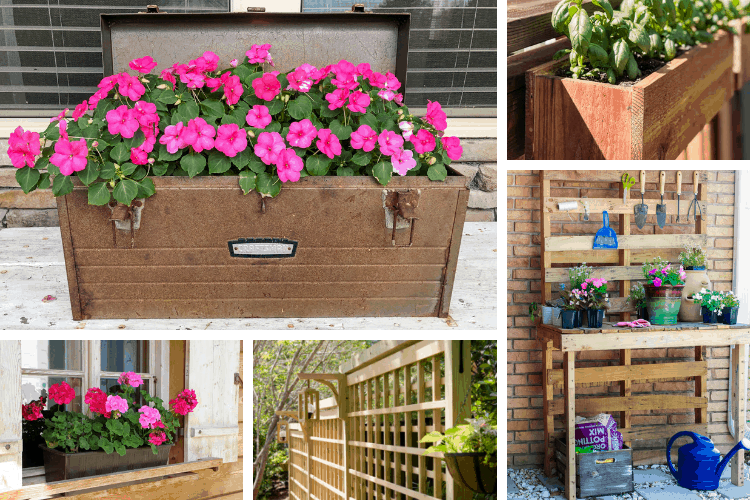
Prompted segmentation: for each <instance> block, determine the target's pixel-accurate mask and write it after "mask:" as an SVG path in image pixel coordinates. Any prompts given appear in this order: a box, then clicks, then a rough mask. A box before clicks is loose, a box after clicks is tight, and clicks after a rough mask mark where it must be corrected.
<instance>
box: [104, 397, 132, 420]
mask: <svg viewBox="0 0 750 500" xmlns="http://www.w3.org/2000/svg"><path fill="white" fill-rule="evenodd" d="M104 409H105V410H107V411H110V412H112V416H113V417H114V418H117V417H119V416H120V415H119V414H118V413H117V412H120V414H122V413H125V412H126V411H128V401H127V400H126V399H125V398H121V397H120V396H115V395H113V394H110V395H109V396H107V402H106V403H105V404H104Z"/></svg>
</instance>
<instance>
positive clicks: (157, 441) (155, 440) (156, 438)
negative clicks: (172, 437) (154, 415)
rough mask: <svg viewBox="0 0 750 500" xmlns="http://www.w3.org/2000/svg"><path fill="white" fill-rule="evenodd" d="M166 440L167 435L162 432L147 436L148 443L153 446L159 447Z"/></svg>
mask: <svg viewBox="0 0 750 500" xmlns="http://www.w3.org/2000/svg"><path fill="white" fill-rule="evenodd" d="M166 440H167V435H166V433H165V432H164V431H157V432H152V433H151V434H149V436H148V442H149V443H151V444H153V445H154V446H159V445H161V444H162V443H164V442H165V441H166Z"/></svg>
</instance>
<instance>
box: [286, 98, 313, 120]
mask: <svg viewBox="0 0 750 500" xmlns="http://www.w3.org/2000/svg"><path fill="white" fill-rule="evenodd" d="M312 110H313V106H312V101H310V99H308V98H307V97H305V96H304V95H302V96H299V97H298V98H296V99H293V100H291V101H289V114H290V115H291V117H292V118H294V119H295V120H303V119H305V118H309V117H310V114H311V113H312Z"/></svg>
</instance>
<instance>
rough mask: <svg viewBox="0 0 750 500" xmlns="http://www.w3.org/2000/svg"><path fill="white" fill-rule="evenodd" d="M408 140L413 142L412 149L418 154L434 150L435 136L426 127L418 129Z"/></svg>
mask: <svg viewBox="0 0 750 500" xmlns="http://www.w3.org/2000/svg"><path fill="white" fill-rule="evenodd" d="M409 140H410V141H411V143H412V144H414V150H415V151H416V152H417V153H419V154H423V153H429V152H430V151H434V150H435V136H434V135H432V134H431V133H430V131H429V130H427V129H424V128H421V129H419V132H417V135H412V136H411V138H410V139H409Z"/></svg>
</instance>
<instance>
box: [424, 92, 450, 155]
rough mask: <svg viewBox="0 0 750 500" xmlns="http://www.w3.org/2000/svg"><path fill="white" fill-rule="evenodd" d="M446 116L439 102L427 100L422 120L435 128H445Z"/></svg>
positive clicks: (446, 125) (446, 123)
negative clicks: (425, 113)
mask: <svg viewBox="0 0 750 500" xmlns="http://www.w3.org/2000/svg"><path fill="white" fill-rule="evenodd" d="M447 118H448V117H447V116H446V115H445V111H443V109H442V107H441V106H440V103H439V102H432V101H429V100H428V101H427V115H425V117H424V121H426V122H427V123H429V124H431V125H432V126H433V127H435V128H436V129H437V130H445V129H446V128H448V121H447ZM451 159H452V158H451Z"/></svg>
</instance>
